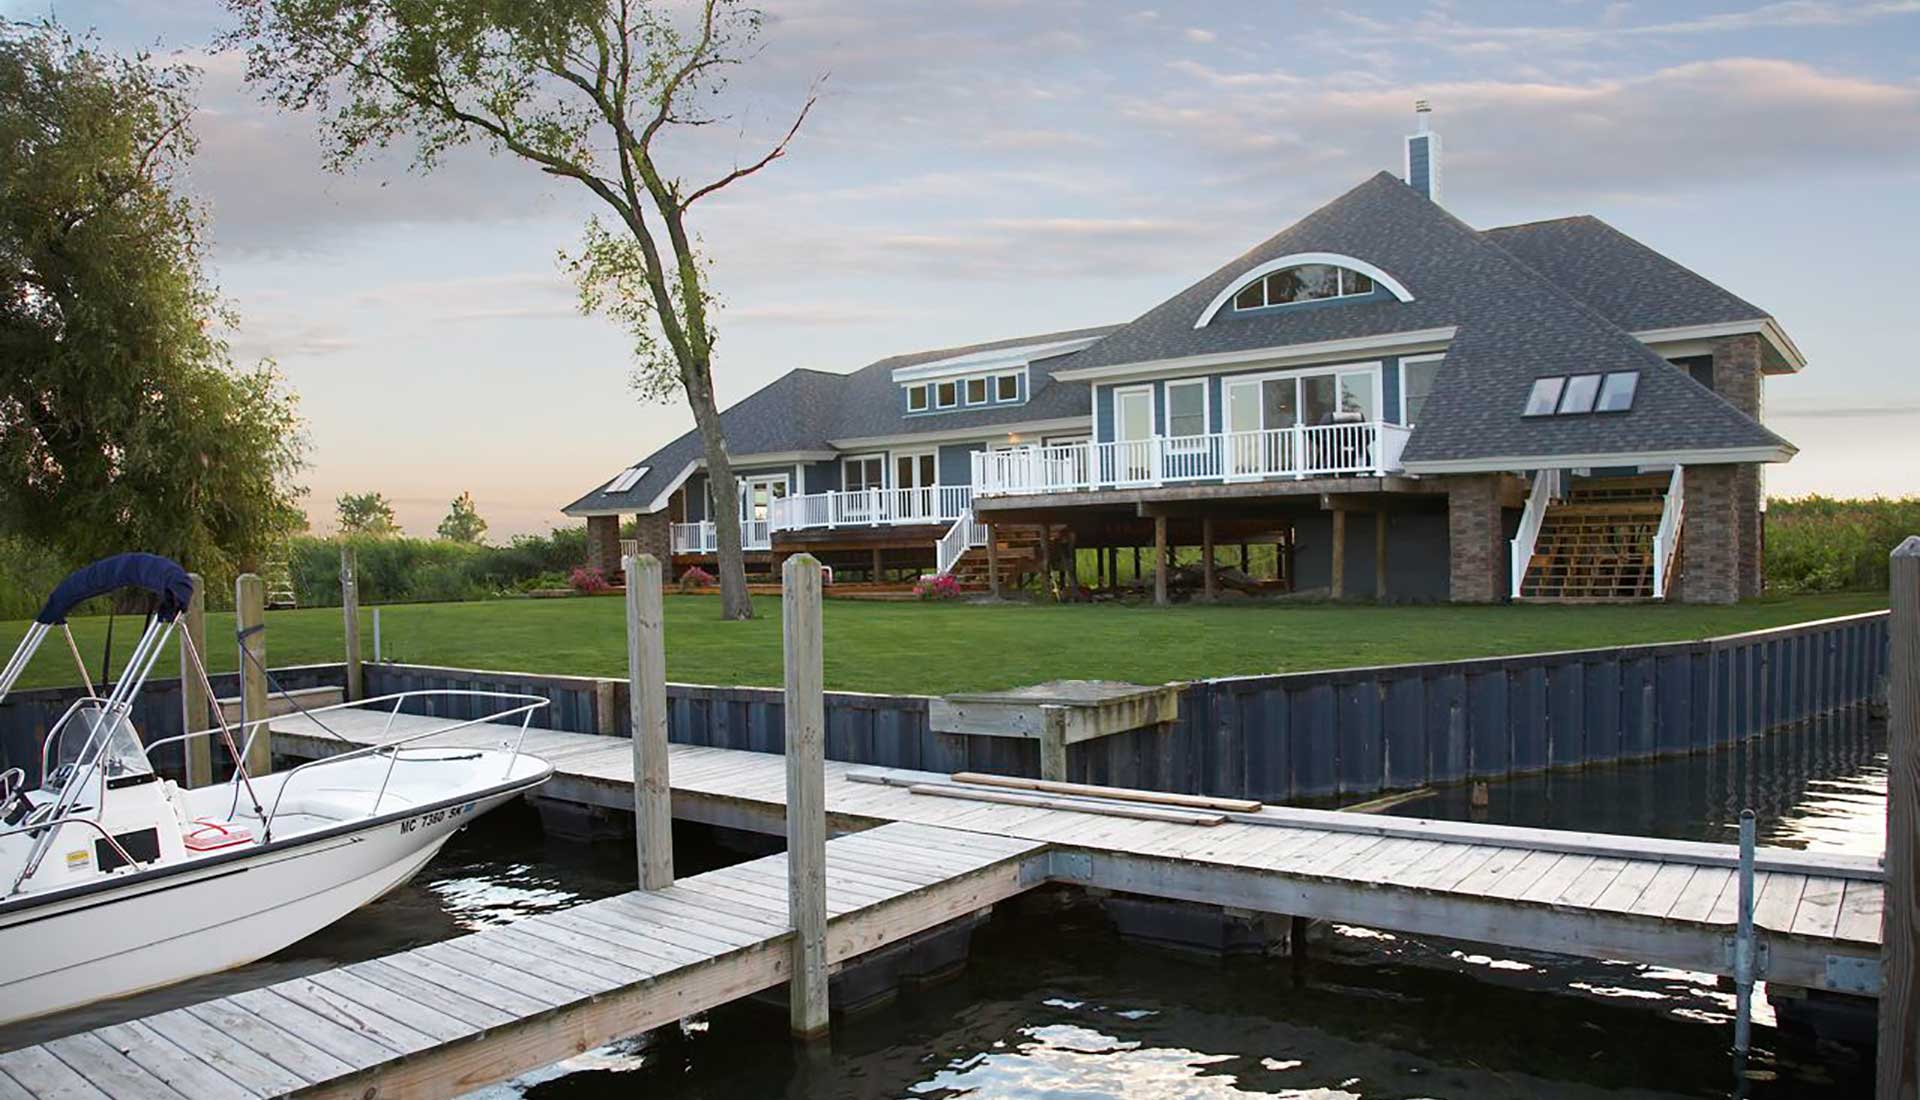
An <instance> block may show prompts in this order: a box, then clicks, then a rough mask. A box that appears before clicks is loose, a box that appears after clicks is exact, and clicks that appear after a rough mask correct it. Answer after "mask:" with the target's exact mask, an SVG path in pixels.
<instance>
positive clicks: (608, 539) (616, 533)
mask: <svg viewBox="0 0 1920 1100" xmlns="http://www.w3.org/2000/svg"><path fill="white" fill-rule="evenodd" d="M587 568H588V569H598V570H599V571H600V573H601V575H602V576H605V577H609V578H610V577H612V576H613V575H614V574H616V573H618V572H620V517H619V516H588V517H587Z"/></svg>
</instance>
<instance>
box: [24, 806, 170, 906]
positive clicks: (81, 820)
mask: <svg viewBox="0 0 1920 1100" xmlns="http://www.w3.org/2000/svg"><path fill="white" fill-rule="evenodd" d="M40 809H42V810H51V809H53V804H52V803H48V804H47V805H45V806H42V807H40ZM38 814H39V811H35V817H37V816H38ZM62 825H85V826H87V827H88V828H90V829H92V830H93V831H94V832H96V833H99V834H100V839H102V840H104V841H106V842H107V843H108V844H109V845H110V846H112V848H113V852H114V854H115V855H117V856H119V857H120V866H122V867H132V866H134V865H135V864H137V863H138V862H140V861H139V860H136V859H134V858H133V856H131V855H129V854H128V853H127V850H126V849H125V848H123V847H121V845H120V841H119V840H118V839H117V838H115V837H114V835H113V834H112V833H110V832H108V831H107V827H106V826H105V825H102V824H100V823H99V822H98V821H95V820H94V819H93V818H90V817H62V818H49V819H46V820H38V821H37V820H34V818H28V819H27V821H26V824H24V825H15V826H14V827H13V828H11V829H0V837H10V836H19V835H20V834H21V833H32V832H37V831H39V830H41V829H58V828H60V827H61V826H62ZM29 877H30V876H26V875H22V876H21V878H20V882H25V881H26V880H27V878H29ZM20 882H16V883H14V893H19V892H20Z"/></svg>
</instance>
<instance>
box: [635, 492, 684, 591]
mask: <svg viewBox="0 0 1920 1100" xmlns="http://www.w3.org/2000/svg"><path fill="white" fill-rule="evenodd" d="M633 528H634V529H633V541H634V544H635V551H636V552H637V553H641V554H652V555H653V556H654V558H656V559H657V560H658V561H659V562H660V564H661V566H662V567H663V570H664V571H665V572H667V573H669V574H671V572H672V562H673V519H672V518H671V517H670V516H668V514H667V511H666V509H664V508H662V509H661V510H660V511H658V512H642V513H641V514H639V515H637V516H635V517H633ZM667 579H668V580H673V579H675V578H673V577H672V576H668V577H667Z"/></svg>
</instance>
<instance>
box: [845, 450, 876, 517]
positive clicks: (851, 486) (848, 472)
mask: <svg viewBox="0 0 1920 1100" xmlns="http://www.w3.org/2000/svg"><path fill="white" fill-rule="evenodd" d="M886 487H887V456H885V455H859V456H857V457H855V458H849V459H845V460H843V461H842V462H841V463H840V488H841V489H843V490H844V491H845V492H844V494H843V495H842V496H841V497H840V501H841V506H840V513H841V514H840V515H839V516H838V517H835V520H834V522H840V523H876V522H878V516H879V514H880V497H881V495H882V493H883V491H884V490H885V489H886Z"/></svg>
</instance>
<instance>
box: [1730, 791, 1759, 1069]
mask: <svg viewBox="0 0 1920 1100" xmlns="http://www.w3.org/2000/svg"><path fill="white" fill-rule="evenodd" d="M1753 832H1754V830H1753V811H1752V810H1741V811H1740V877H1739V888H1740V895H1739V907H1738V921H1737V923H1736V924H1735V925H1734V933H1733V943H1732V944H1731V945H1730V946H1731V950H1730V951H1729V953H1728V960H1727V961H1728V966H1727V969H1729V970H1731V971H1733V988H1734V1015H1733V1061H1734V1074H1735V1075H1736V1077H1737V1076H1739V1075H1741V1074H1743V1073H1744V1072H1745V1069H1746V1059H1747V1050H1748V1048H1749V1046H1750V1045H1751V1043H1752V1036H1753V980H1754V977H1755V976H1756V975H1757V974H1761V973H1765V971H1766V953H1765V952H1766V945H1765V944H1761V943H1756V942H1755V937H1754V934H1753V902H1754V897H1753V845H1754V836H1753Z"/></svg>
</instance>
